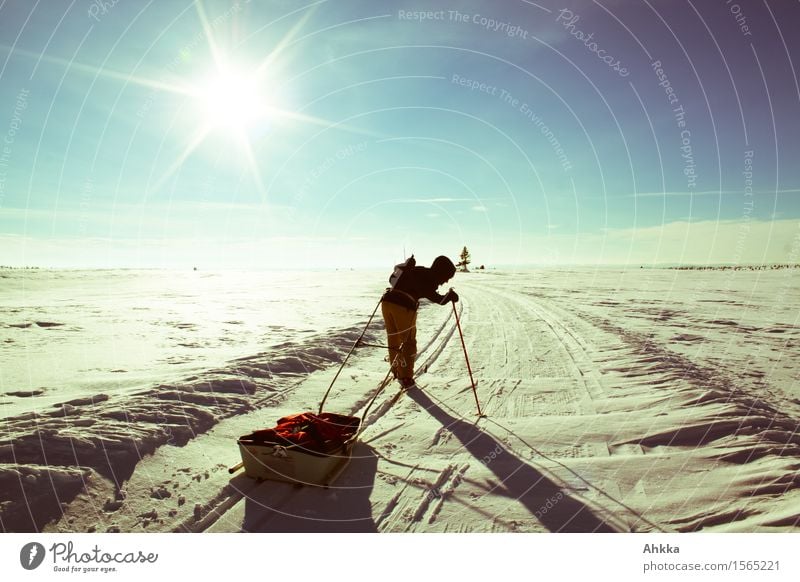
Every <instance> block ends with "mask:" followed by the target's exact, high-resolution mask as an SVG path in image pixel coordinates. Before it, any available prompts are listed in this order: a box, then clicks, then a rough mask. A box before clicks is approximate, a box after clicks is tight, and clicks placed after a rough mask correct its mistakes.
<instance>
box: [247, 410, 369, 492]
mask: <svg viewBox="0 0 800 582" xmlns="http://www.w3.org/2000/svg"><path fill="white" fill-rule="evenodd" d="M360 425H361V419H360V418H358V417H356V416H346V415H342V414H334V413H330V412H322V413H320V414H313V413H311V412H303V413H300V414H293V415H290V416H286V417H284V418H281V419H279V420H278V423H277V424H276V425H275V426H274V427H272V428H266V429H261V430H257V431H254V432H253V433H251V434H248V435H245V436H243V437H240V438H239V440H238V444H239V451H240V453H241V455H242V463H243V464H244V470H245V473H246V474H247V476H249V477H253V478H256V479H269V480H272V481H287V482H290V483H296V484H301V485H322V486H327V485H330V484H331V483H332V482H333V481H334V480H335V479H336V477H338V476H339V474H340V473H341V472H342V470H343V469H344V467H345V466H346V465H347V462H348V461H349V460H350V454H351V451H352V447H353V444H354V443H355V440H356V436H357V434H358V429H359V427H360Z"/></svg>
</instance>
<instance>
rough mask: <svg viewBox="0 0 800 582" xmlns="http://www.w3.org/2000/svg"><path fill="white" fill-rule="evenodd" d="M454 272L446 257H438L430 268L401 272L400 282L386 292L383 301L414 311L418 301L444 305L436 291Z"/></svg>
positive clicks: (414, 268)
mask: <svg viewBox="0 0 800 582" xmlns="http://www.w3.org/2000/svg"><path fill="white" fill-rule="evenodd" d="M455 272H456V268H455V266H454V265H453V263H452V262H451V261H450V260H449V259H448V258H446V257H438V258H437V259H436V260H435V261H434V262H433V264H432V265H431V267H430V268H428V267H412V268H411V269H406V270H405V271H403V275H402V276H401V277H400V280H399V281H398V282H397V284H396V285H395V286H394V289H390V290H388V291H387V292H386V293H385V294H384V296H383V301H388V302H389V303H395V304H396V305H402V306H403V307H407V308H408V309H413V310H416V309H417V307H418V306H419V300H420V299H427V300H429V301H433V302H434V303H440V304H441V303H444V298H445V296H444V295H439V293H437V292H436V290H437V289H438V288H439V286H440V285H442V284H444V282H446V281H448V280H449V279H450V278H451V277H452V276H453V275H454V274H455Z"/></svg>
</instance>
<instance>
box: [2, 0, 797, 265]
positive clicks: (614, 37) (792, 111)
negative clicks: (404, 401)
mask: <svg viewBox="0 0 800 582" xmlns="http://www.w3.org/2000/svg"><path fill="white" fill-rule="evenodd" d="M799 19H800V5H798V4H797V3H795V2H771V3H769V4H767V3H765V2H755V1H749V0H748V1H739V2H732V1H731V2H726V1H719V2H713V3H708V2H697V1H694V2H681V1H672V0H670V1H666V0H648V1H643V2H627V1H621V0H599V1H597V2H594V1H588V0H580V1H571V2H570V1H560V2H550V1H543V2H535V3H534V2H528V1H523V0H519V1H516V0H507V1H504V2H496V1H494V2H492V1H488V0H487V1H468V2H464V1H460V2H440V1H435V2H423V1H416V2H414V1H408V0H400V1H396V2H376V1H367V0H364V1H350V0H337V1H335V2H334V1H333V0H328V1H317V2H295V1H291V2H290V1H288V0H273V1H258V0H252V1H250V2H247V1H245V0H239V1H235V0H225V1H212V0H204V1H202V2H192V1H190V0H166V1H159V2H145V1H133V0H123V1H119V2H117V3H113V2H110V1H106V2H105V3H102V2H94V1H90V0H83V1H78V0H75V1H68V0H63V1H61V0H54V1H48V2H43V1H42V2H30V1H27V0H5V1H2V2H0V264H6V265H40V266H55V267H187V266H198V267H201V268H219V267H235V268H239V267H241V268H286V267H292V268H303V267H325V266H335V267H365V266H377V267H380V266H385V265H387V264H389V265H391V264H393V263H394V262H396V261H397V260H398V259H400V258H402V255H403V252H404V249H405V251H406V252H407V253H410V252H412V251H414V252H415V253H417V256H418V257H419V258H420V259H421V260H422V261H423V262H424V261H427V260H429V259H431V258H433V257H434V256H436V255H438V254H449V255H451V256H453V257H455V256H456V255H457V253H458V251H459V250H460V249H461V247H462V246H464V245H467V246H468V247H469V248H470V250H471V251H472V254H473V258H474V260H475V261H476V262H477V263H484V264H486V265H487V266H491V265H500V264H503V265H507V264H658V263H679V262H681V263H717V262H734V263H736V262H740V263H752V262H763V261H767V262H784V261H791V262H800V250H799V249H800V243H798V241H800V238H799V237H800V202H799V201H800V168H798V164H797V160H798V154H800V151H799V150H800V148H799V147H798V145H799V144H798V139H799V138H798V136H799V135H800V127H799V126H800V115H799V114H800V87H798V78H797V77H798V72H797V66H798V63H800V50H798V45H799V43H800V41H798V40H797V38H796V35H795V34H793V33H794V30H793V28H792V24H793V23H796V22H798V20H799Z"/></svg>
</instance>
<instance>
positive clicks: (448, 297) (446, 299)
mask: <svg viewBox="0 0 800 582" xmlns="http://www.w3.org/2000/svg"><path fill="white" fill-rule="evenodd" d="M450 301H452V302H453V303H458V293H456V292H455V291H453V290H452V289H450V291H448V292H447V294H446V295H445V296H444V302H445V303H448V302H450Z"/></svg>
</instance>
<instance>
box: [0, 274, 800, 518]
mask: <svg viewBox="0 0 800 582" xmlns="http://www.w3.org/2000/svg"><path fill="white" fill-rule="evenodd" d="M0 275H3V276H5V278H4V279H3V287H2V290H1V291H0V302H1V303H0V304H2V307H3V320H2V324H3V325H2V327H0V332H2V333H3V334H4V335H3V337H2V338H0V350H1V351H0V357H1V358H2V359H0V365H2V368H0V382H2V384H0V392H2V393H5V394H4V395H3V396H2V400H3V402H4V404H3V406H4V408H3V411H4V415H3V416H4V419H3V424H2V427H3V428H2V433H0V519H2V528H3V529H4V530H6V531H33V530H46V531H70V532H72V531H76V532H79V531H151V532H152V531H367V532H369V531H372V532H405V531H409V532H415V531H448V532H461V531H464V532H469V531H503V532H508V531H512V532H515V531H520V532H536V531H696V530H700V529H703V530H711V531H748V532H749V531H797V530H798V527H800V493H798V488H799V487H800V476H799V475H800V471H799V469H800V435H798V426H799V424H798V421H799V420H800V388H798V376H800V359H799V358H797V350H798V347H797V345H798V343H797V342H798V326H797V320H798V317H800V271H798V270H791V269H787V270H776V271H745V270H743V271H732V270H731V271H674V270H666V269H658V270H653V269H629V270H613V269H601V270H598V269H576V270H540V271H528V272H500V271H491V272H477V273H470V274H458V275H457V276H456V278H455V279H454V280H453V284H454V286H455V287H456V288H457V289H458V291H459V293H460V295H461V298H462V301H461V302H460V303H459V304H458V307H459V309H460V313H461V323H462V328H463V331H464V337H465V341H466V346H467V350H468V353H469V356H470V361H471V363H472V369H473V372H474V376H475V380H476V381H477V388H478V396H479V398H480V402H481V406H482V408H483V409H484V412H485V413H486V417H485V418H478V417H477V416H476V404H475V398H474V396H473V393H472V390H471V387H470V381H469V376H468V374H467V370H466V366H465V363H464V354H463V351H462V348H461V343H460V340H459V335H458V332H457V331H456V327H455V320H454V318H453V314H452V309H451V308H450V307H449V306H447V307H444V308H442V307H439V306H433V305H428V306H425V307H423V308H422V309H421V311H420V315H419V342H418V344H419V349H420V355H419V366H418V371H419V375H418V385H419V389H415V390H411V391H409V392H407V393H399V392H398V387H397V386H396V385H394V384H390V385H388V386H387V387H386V389H385V390H384V391H383V392H382V393H381V394H380V395H379V396H378V398H377V400H376V402H375V404H374V405H373V407H372V408H371V409H370V411H369V414H368V415H367V418H366V420H365V424H366V429H365V430H364V432H363V433H362V436H361V439H360V442H359V443H358V444H357V445H356V446H355V448H354V452H353V458H352V460H351V462H350V463H349V465H348V466H347V467H346V469H345V470H344V472H343V473H342V474H341V476H340V477H339V479H338V480H337V481H336V482H335V483H334V485H333V486H331V487H330V488H327V489H323V488H316V487H296V486H293V485H291V484H286V483H279V482H272V481H266V482H257V481H255V480H253V479H251V478H249V477H247V476H246V475H244V474H243V473H242V472H239V473H237V474H235V475H230V474H229V473H228V471H227V468H228V467H230V466H233V465H235V464H236V463H237V462H238V461H239V460H240V455H239V451H238V449H237V446H236V439H237V437H239V436H241V435H244V434H246V433H249V432H251V431H252V430H253V429H255V428H262V427H268V426H272V425H273V424H274V423H275V421H276V420H277V419H278V418H279V417H281V416H284V415H285V414H289V413H294V412H300V411H304V410H316V408H317V406H318V403H319V402H320V400H321V398H322V395H323V394H324V392H325V390H326V389H327V387H328V385H329V383H330V382H331V379H332V378H333V375H334V374H335V372H336V369H337V367H338V366H337V363H338V362H340V361H341V359H342V358H343V357H344V355H345V354H346V353H347V351H348V350H349V349H350V346H351V345H352V343H353V341H354V340H355V339H356V338H357V337H358V334H359V333H360V331H361V328H362V326H363V325H364V324H365V323H366V320H367V318H368V317H369V314H370V313H371V312H372V310H373V309H374V308H375V304H376V302H377V299H378V296H379V294H380V290H381V288H382V287H383V283H384V282H383V275H382V274H380V273H378V274H376V273H351V272H345V273H328V274H325V275H321V274H319V273H316V274H307V273H306V274H299V273H296V274H286V273H283V274H271V275H270V276H266V275H265V274H257V275H253V274H250V275H244V274H242V275H237V276H235V277H234V276H232V275H230V274H205V275H204V274H198V273H194V272H193V273H188V274H187V273H184V274H182V275H176V274H168V273H163V272H153V273H130V272H129V273H125V272H114V271H111V272H105V273H98V272H95V273H82V274H76V273H72V274H69V273H60V274H54V273H46V272H38V273H28V274H25V275H23V274H21V273H20V272H5V273H2V274H0ZM236 277H238V279H237V278H236ZM137 307H138V308H139V309H136V308H137ZM137 311H138V312H139V313H137ZM37 322H38V323H37ZM233 322H238V323H233ZM42 323H44V324H52V323H59V324H63V325H57V326H53V325H44V326H42V325H40V324H42ZM26 324H31V325H26ZM367 339H368V340H369V343H381V342H382V341H383V337H382V330H381V322H380V316H379V315H378V317H377V320H376V323H375V324H374V325H373V326H372V327H371V329H370V332H369V334H368V336H367ZM80 358H86V361H82V360H81V359H80ZM386 366H387V364H386V362H385V361H384V351H383V350H382V349H380V348H374V347H362V348H360V349H358V350H357V351H356V353H355V355H354V357H353V358H351V359H350V361H349V362H348V365H347V366H346V368H345V369H344V372H343V373H342V375H341V376H340V378H339V380H338V381H337V382H336V384H335V385H334V388H333V390H332V393H331V395H330V397H329V400H328V404H327V405H326V409H327V410H329V411H331V412H339V413H345V414H358V413H360V412H361V411H362V410H363V409H364V406H365V404H366V403H367V401H368V400H369V398H370V397H371V396H372V394H373V392H374V390H375V388H376V387H377V386H378V385H379V384H380V382H381V380H382V379H383V378H384V376H385V372H386ZM115 370H125V372H121V371H115ZM126 374H130V379H129V380H128V381H127V382H126V381H122V380H119V379H118V377H119V376H125V375H126ZM39 390H41V393H39ZM29 394H35V395H33V396H30V395H29Z"/></svg>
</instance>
